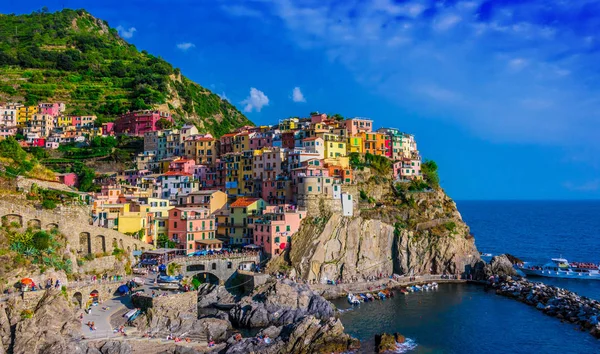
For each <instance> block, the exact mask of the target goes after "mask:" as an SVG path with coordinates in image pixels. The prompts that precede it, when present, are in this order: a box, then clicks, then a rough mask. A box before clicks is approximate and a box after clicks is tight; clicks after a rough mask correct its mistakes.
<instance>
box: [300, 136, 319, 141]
mask: <svg viewBox="0 0 600 354" xmlns="http://www.w3.org/2000/svg"><path fill="white" fill-rule="evenodd" d="M317 139H321V138H319V137H318V136H314V137H312V138H305V139H302V141H307V140H317Z"/></svg>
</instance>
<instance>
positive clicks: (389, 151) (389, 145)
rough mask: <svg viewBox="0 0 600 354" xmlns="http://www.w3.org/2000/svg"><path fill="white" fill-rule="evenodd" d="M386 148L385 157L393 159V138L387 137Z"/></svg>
mask: <svg viewBox="0 0 600 354" xmlns="http://www.w3.org/2000/svg"><path fill="white" fill-rule="evenodd" d="M384 146H385V151H384V156H386V157H388V158H390V159H391V158H392V155H393V152H394V149H393V146H392V138H391V137H390V136H389V135H387V136H386V138H385V141H384Z"/></svg>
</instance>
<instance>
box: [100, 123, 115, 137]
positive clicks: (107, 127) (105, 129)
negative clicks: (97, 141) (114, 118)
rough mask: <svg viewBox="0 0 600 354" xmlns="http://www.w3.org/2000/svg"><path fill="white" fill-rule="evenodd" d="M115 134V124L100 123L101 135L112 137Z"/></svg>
mask: <svg viewBox="0 0 600 354" xmlns="http://www.w3.org/2000/svg"><path fill="white" fill-rule="evenodd" d="M114 134H115V123H114V122H108V123H102V135H114Z"/></svg>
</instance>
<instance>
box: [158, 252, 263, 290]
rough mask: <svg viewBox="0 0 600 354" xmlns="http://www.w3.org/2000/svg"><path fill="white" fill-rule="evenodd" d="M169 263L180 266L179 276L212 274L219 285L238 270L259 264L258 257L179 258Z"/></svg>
mask: <svg viewBox="0 0 600 354" xmlns="http://www.w3.org/2000/svg"><path fill="white" fill-rule="evenodd" d="M169 263H176V264H179V265H180V266H181V274H183V275H184V276H186V277H192V276H195V275H198V274H212V275H214V276H215V277H217V278H219V283H221V284H224V283H225V282H227V280H229V278H231V276H232V275H233V274H234V273H235V272H236V271H237V270H238V269H244V270H250V269H249V268H250V266H251V265H252V264H260V256H259V255H258V254H256V255H239V256H235V255H233V256H223V257H219V256H200V257H180V258H175V259H173V260H172V261H171V262H169Z"/></svg>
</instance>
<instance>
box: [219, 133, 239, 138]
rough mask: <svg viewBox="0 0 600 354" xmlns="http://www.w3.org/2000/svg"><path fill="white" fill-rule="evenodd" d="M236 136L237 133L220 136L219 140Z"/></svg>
mask: <svg viewBox="0 0 600 354" xmlns="http://www.w3.org/2000/svg"><path fill="white" fill-rule="evenodd" d="M237 134H238V133H229V134H225V135H222V136H221V138H228V137H230V136H236V135H237Z"/></svg>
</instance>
